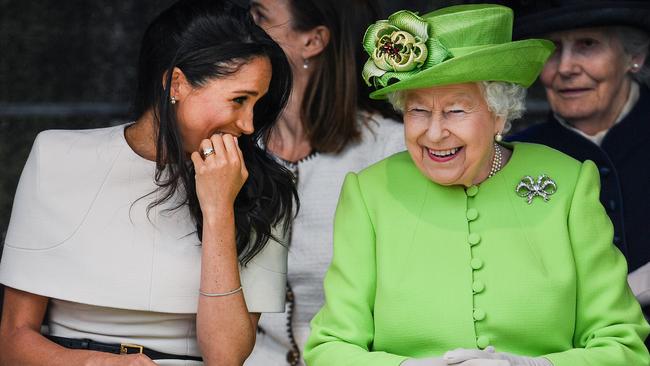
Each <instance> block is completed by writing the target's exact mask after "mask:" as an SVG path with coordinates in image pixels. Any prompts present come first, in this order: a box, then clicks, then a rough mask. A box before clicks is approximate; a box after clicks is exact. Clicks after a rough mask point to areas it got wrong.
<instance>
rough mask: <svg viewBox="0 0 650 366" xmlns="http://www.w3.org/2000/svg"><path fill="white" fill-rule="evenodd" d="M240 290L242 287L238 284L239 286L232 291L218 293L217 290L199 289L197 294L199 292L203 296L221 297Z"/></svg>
mask: <svg viewBox="0 0 650 366" xmlns="http://www.w3.org/2000/svg"><path fill="white" fill-rule="evenodd" d="M241 290H242V287H241V286H239V287H237V288H236V289H234V290H232V291H228V292H222V293H218V292H217V293H209V292H203V291H201V290H199V294H201V295H203V296H207V297H221V296H228V295H232V294H236V293H238V292H239V291H241Z"/></svg>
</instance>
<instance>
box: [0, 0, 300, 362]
mask: <svg viewBox="0 0 650 366" xmlns="http://www.w3.org/2000/svg"><path fill="white" fill-rule="evenodd" d="M290 86H291V74H290V71H289V64H288V62H287V60H286V57H285V56H284V54H283V52H282V50H281V49H280V48H279V47H278V46H277V44H276V43H275V42H273V40H272V39H271V38H269V37H268V36H267V35H266V34H265V33H264V32H263V31H262V30H261V29H260V28H258V27H257V26H256V25H255V24H254V23H253V21H252V19H251V18H250V15H249V14H248V12H247V9H244V8H241V7H239V6H237V5H235V4H233V3H231V2H229V1H226V0H222V1H219V0H182V1H179V2H177V3H175V4H174V5H172V7H170V8H169V9H168V10H166V11H164V12H163V13H162V14H161V15H160V16H158V17H157V18H156V20H154V22H153V23H152V24H151V25H150V26H149V28H148V30H147V31H146V33H145V36H144V39H143V43H142V50H141V55H140V64H139V87H138V93H137V100H136V112H137V114H138V118H137V120H136V121H135V123H133V124H128V125H124V126H117V127H112V128H105V129H98V130H86V131H47V132H44V133H41V134H40V135H39V136H38V138H37V140H36V142H35V143H34V147H33V149H32V152H31V154H30V157H29V159H28V161H27V164H26V166H25V168H24V171H23V175H22V177H21V181H20V184H19V187H18V191H17V193H16V198H15V201H14V208H13V212H12V218H11V223H10V228H9V231H8V234H7V238H6V243H5V248H4V255H3V258H2V264H1V265H0V281H1V282H2V283H3V284H5V285H6V286H7V291H6V295H5V304H4V313H3V316H2V323H1V325H0V364H1V365H21V366H28V365H45V364H47V365H50V366H54V365H66V366H68V365H95V364H98V365H155V364H160V365H200V364H203V362H204V363H205V364H206V365H215V364H219V365H241V364H242V363H243V361H244V359H245V358H246V357H247V356H248V355H249V353H250V352H251V350H252V348H253V345H254V342H255V333H256V327H257V321H258V319H259V316H260V313H261V312H266V311H282V310H283V309H284V287H285V281H286V243H283V242H282V240H283V232H284V231H286V230H285V229H284V228H285V227H286V225H284V226H283V223H286V222H287V219H288V218H289V217H290V216H291V213H292V210H293V208H292V204H293V200H294V197H295V188H294V186H293V178H292V176H291V174H290V172H289V171H287V170H286V169H284V168H283V167H282V166H280V165H278V164H277V163H275V161H274V160H273V159H271V158H270V157H269V156H267V154H266V153H265V152H264V151H263V150H262V149H260V148H259V147H258V146H259V144H260V142H261V143H264V140H265V139H266V137H267V136H268V131H269V130H270V128H271V127H272V125H273V124H274V122H275V120H276V118H277V116H278V115H279V113H280V110H281V109H282V107H283V106H284V104H285V103H286V100H287V95H288V92H289V90H290ZM273 228H278V229H277V230H274V229H273ZM197 234H198V235H197ZM240 268H241V270H240ZM46 309H49V311H47V316H46ZM42 325H47V326H48V328H49V332H47V333H45V334H43V335H42V334H41V326H42ZM201 358H203V360H201ZM154 362H155V363H154Z"/></svg>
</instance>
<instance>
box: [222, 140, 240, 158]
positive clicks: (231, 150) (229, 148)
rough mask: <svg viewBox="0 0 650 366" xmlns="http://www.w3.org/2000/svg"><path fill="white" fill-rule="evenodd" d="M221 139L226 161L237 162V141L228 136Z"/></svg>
mask: <svg viewBox="0 0 650 366" xmlns="http://www.w3.org/2000/svg"><path fill="white" fill-rule="evenodd" d="M222 138H223V146H224V147H225V148H226V154H227V155H228V160H230V161H237V160H239V156H238V154H237V149H238V147H237V141H236V140H235V136H233V135H230V134H224V135H223V136H222Z"/></svg>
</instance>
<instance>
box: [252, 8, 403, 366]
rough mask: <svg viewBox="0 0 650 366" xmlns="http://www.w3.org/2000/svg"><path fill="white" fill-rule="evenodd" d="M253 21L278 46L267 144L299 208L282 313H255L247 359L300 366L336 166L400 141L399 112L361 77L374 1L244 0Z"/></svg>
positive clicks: (379, 154) (328, 227)
mask: <svg viewBox="0 0 650 366" xmlns="http://www.w3.org/2000/svg"><path fill="white" fill-rule="evenodd" d="M251 5H252V6H251V12H252V14H253V17H254V18H255V21H256V22H257V24H259V25H260V26H261V27H262V28H264V29H265V30H266V31H267V32H268V33H269V35H270V36H271V37H272V38H273V39H274V40H275V41H276V42H278V44H279V45H280V46H281V47H282V49H283V50H284V51H285V53H286V54H287V57H288V58H289V62H290V64H291V71H292V74H293V78H294V83H293V90H292V93H291V97H290V99H289V103H288V105H287V108H285V110H284V111H283V113H282V114H281V115H280V119H279V121H278V126H277V128H276V129H275V130H274V131H273V133H272V134H271V138H270V140H269V143H268V145H267V146H268V150H269V151H270V152H271V153H272V154H273V155H275V156H276V157H278V158H279V159H280V160H282V161H284V163H285V164H286V165H287V166H288V167H289V168H290V169H292V170H293V171H294V173H295V174H296V176H297V179H298V196H299V197H300V211H299V212H298V215H297V217H296V218H295V219H294V221H293V224H292V230H291V231H292V233H291V241H290V245H289V275H288V276H289V278H288V284H289V287H290V289H291V291H290V293H289V297H288V299H289V303H288V304H287V310H286V311H285V313H284V314H264V316H262V319H261V320H260V328H261V329H262V330H263V332H264V333H262V334H258V336H257V343H256V345H255V349H254V350H253V353H252V355H251V357H250V358H249V359H248V360H247V361H246V365H250V366H257V365H259V366H276V365H277V366H279V365H287V364H289V365H302V364H303V361H302V357H301V355H300V350H301V349H302V347H303V345H304V343H305V341H306V339H307V336H308V335H309V321H310V320H311V318H312V317H313V316H314V314H315V313H316V312H317V311H318V309H319V308H320V307H321V306H322V305H323V285H322V281H323V276H324V275H325V271H326V270H327V266H328V265H329V263H330V259H331V257H332V225H333V218H334V210H335V208H336V203H337V201H338V196H339V192H340V190H341V186H342V184H343V179H344V177H345V174H346V173H348V172H350V171H354V172H358V171H360V170H361V169H363V168H365V167H366V166H368V165H371V164H373V163H375V162H377V161H379V160H381V159H383V158H385V157H387V156H389V155H391V154H393V153H395V152H398V151H401V150H403V149H404V134H403V126H402V124H401V123H398V122H396V119H400V118H399V117H398V115H397V114H396V113H395V112H394V111H393V109H392V108H391V107H390V106H389V105H388V104H386V103H384V102H380V101H375V100H371V99H369V98H368V97H367V96H368V94H370V89H369V88H368V87H366V85H365V84H364V83H363V82H362V81H361V77H360V75H359V74H360V71H361V69H362V66H363V63H364V62H365V59H366V57H365V53H364V51H363V48H362V45H361V40H362V38H363V32H364V30H365V29H366V28H367V26H368V25H369V24H371V23H372V22H373V21H374V19H376V18H377V17H379V6H378V3H377V1H375V0H362V1H343V0H253V1H252V2H251Z"/></svg>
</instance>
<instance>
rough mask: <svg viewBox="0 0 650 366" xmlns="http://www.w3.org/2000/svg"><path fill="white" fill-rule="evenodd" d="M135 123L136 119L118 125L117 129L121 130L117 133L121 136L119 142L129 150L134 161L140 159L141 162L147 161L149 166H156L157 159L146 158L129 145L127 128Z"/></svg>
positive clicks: (128, 152)
mask: <svg viewBox="0 0 650 366" xmlns="http://www.w3.org/2000/svg"><path fill="white" fill-rule="evenodd" d="M134 123H135V121H132V122H128V123H125V124H123V125H119V126H117V129H118V131H119V133H118V134H117V135H119V137H118V140H119V143H120V144H121V145H122V148H124V150H126V151H127V154H128V155H129V158H130V159H131V160H134V161H140V162H142V163H145V164H147V165H149V166H151V165H154V166H155V165H156V162H155V161H153V160H149V159H145V158H144V157H142V156H140V155H138V153H136V152H135V151H134V150H133V149H132V148H131V145H129V142H128V141H126V129H127V128H128V127H129V126H131V125H133V124H134Z"/></svg>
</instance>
